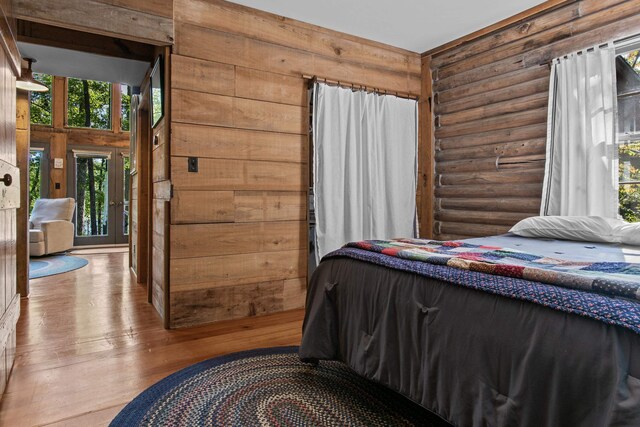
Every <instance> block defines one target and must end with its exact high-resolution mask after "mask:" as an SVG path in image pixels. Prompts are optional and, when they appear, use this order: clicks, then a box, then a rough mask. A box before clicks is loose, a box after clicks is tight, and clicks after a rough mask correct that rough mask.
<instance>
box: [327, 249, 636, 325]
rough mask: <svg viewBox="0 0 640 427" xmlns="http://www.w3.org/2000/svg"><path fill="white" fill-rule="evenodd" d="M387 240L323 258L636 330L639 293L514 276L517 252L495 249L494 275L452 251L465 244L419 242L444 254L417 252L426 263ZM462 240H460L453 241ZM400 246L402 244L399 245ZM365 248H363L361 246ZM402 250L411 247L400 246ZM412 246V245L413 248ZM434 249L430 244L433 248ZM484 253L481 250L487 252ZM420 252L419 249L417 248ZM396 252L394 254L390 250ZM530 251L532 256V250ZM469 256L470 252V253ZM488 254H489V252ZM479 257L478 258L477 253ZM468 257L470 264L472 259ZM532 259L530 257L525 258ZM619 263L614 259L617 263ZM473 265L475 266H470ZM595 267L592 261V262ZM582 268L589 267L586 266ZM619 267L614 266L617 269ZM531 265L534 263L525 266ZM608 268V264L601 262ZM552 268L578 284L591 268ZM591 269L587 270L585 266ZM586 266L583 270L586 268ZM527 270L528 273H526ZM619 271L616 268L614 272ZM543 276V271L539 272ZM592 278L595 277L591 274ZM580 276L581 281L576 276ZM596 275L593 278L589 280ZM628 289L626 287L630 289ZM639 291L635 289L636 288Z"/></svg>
mask: <svg viewBox="0 0 640 427" xmlns="http://www.w3.org/2000/svg"><path fill="white" fill-rule="evenodd" d="M397 242H398V243H402V244H407V243H409V244H414V243H412V242H416V241H415V240H409V241H407V240H404V241H397ZM385 243H388V242H376V241H368V242H354V243H351V244H348V245H346V246H345V247H343V248H341V249H338V250H336V251H334V252H331V253H330V254H327V255H326V256H325V257H324V258H323V260H324V259H330V258H336V257H346V258H351V259H355V260H359V261H364V262H368V263H372V264H377V265H380V266H383V267H387V268H391V269H394V270H399V271H404V272H408V273H413V274H417V275H420V276H424V277H428V278H431V279H435V280H440V281H443V282H446V283H449V284H451V285H452V286H462V287H465V288H469V289H475V290H478V291H483V292H487V293H490V294H494V295H500V296H503V297H506V298H511V299H516V300H521V301H528V302H531V303H534V304H539V305H542V306H545V307H548V308H551V309H554V310H558V311H562V312H565V313H572V314H577V315H579V316H583V317H589V318H592V319H595V320H598V321H600V322H603V323H606V324H608V325H616V326H621V327H623V328H627V329H630V330H632V331H633V332H635V333H637V334H640V302H639V301H638V300H637V296H636V298H635V299H630V298H619V297H616V296H614V295H611V294H613V293H614V292H612V291H613V288H614V286H613V285H612V286H610V287H607V286H605V285H604V284H603V286H602V287H603V289H606V290H604V291H603V292H607V293H609V295H607V294H603V293H599V292H592V291H589V292H585V290H584V289H573V288H570V287H565V286H559V285H553V284H549V283H542V282H539V281H534V280H526V279H524V278H519V277H515V276H517V275H519V274H520V275H522V277H524V275H525V273H524V269H525V267H524V266H523V265H522V264H521V263H522V262H523V261H526V259H524V260H523V259H522V258H526V254H525V256H521V255H518V256H519V257H520V258H514V259H515V260H518V261H517V262H516V261H511V262H513V263H514V264H515V265H514V264H509V262H510V261H509V260H506V259H504V258H501V257H499V256H498V255H497V254H495V256H497V257H498V259H500V260H502V262H505V263H504V264H500V265H501V266H502V267H501V268H499V269H495V270H494V272H497V271H499V272H501V273H503V274H506V275H497V274H488V273H487V272H486V270H487V269H488V268H489V267H490V265H484V266H482V267H483V268H484V269H483V270H482V271H474V270H471V269H467V267H469V268H478V269H480V268H481V266H480V265H478V264H477V263H480V262H481V261H476V260H473V261H472V260H469V259H465V258H463V257H457V258H456V256H457V255H458V254H460V253H465V252H464V250H463V249H465V246H464V243H463V244H462V245H456V244H451V242H429V241H418V242H417V244H418V246H424V245H429V246H435V248H438V247H440V250H441V251H442V253H440V254H439V255H441V256H436V255H432V256H429V255H427V254H426V253H428V254H436V253H438V252H437V251H434V252H429V251H425V252H426V253H423V254H420V257H422V258H430V261H429V262H423V261H420V260H418V261H416V260H415V259H413V258H415V257H417V256H418V255H417V254H416V251H413V253H412V252H411V251H410V252H403V249H402V248H401V247H400V246H397V245H396V246H394V245H386V246H385ZM456 243H460V242H456ZM401 246H402V245H401ZM361 247H363V248H367V249H361ZM456 247H457V248H458V251H456V252H454V254H456V255H453V254H451V255H449V256H447V254H446V252H447V250H451V249H453V248H456ZM404 248H405V249H409V248H407V247H406V246H404ZM474 248H475V249H480V246H475V247H474V246H473V245H471V246H466V249H467V250H469V249H470V250H471V251H470V252H472V253H473V252H476V253H477V251H476V250H475V249H474ZM385 249H386V250H387V251H386V252H387V253H388V254H389V255H387V254H385V253H383V252H382V251H383V250H385ZM414 249H415V248H414ZM431 249H434V248H431ZM482 250H483V251H486V252H490V251H492V250H493V251H496V250H498V249H490V248H486V247H485V248H483V249H482ZM486 252H485V253H486ZM509 252H510V253H517V252H516V251H509ZM418 253H419V252H418ZM392 254H395V255H392ZM402 256H410V257H412V259H408V258H402ZM531 256H533V255H531ZM469 257H472V256H469ZM488 257H489V256H488ZM451 258H456V260H453V261H452V264H454V265H456V264H457V265H458V266H463V268H456V267H450V266H449V265H448V262H449V260H450V259H451ZM476 259H477V258H476ZM495 261H497V259H494V260H493V264H496V265H497V264H498V263H497V262H495ZM472 262H473V263H474V264H472ZM526 262H532V261H526ZM563 262H564V261H560V260H558V263H557V264H556V267H557V268H561V267H559V265H560V264H562V263H563ZM485 264H492V263H490V262H486V263H485ZM615 264H617V263H615ZM472 265H473V267H471V266H472ZM509 265H513V268H508V266H509ZM591 265H592V266H593V264H591ZM584 267H588V266H587V265H585V266H584ZM620 267H622V266H620V265H619V266H618V268H620ZM526 268H533V267H526ZM605 268H606V267H605ZM550 271H552V272H558V273H560V274H561V275H562V276H563V279H562V280H563V282H564V283H579V284H580V285H578V286H583V285H584V284H585V283H588V281H589V280H590V277H589V276H590V273H589V274H586V275H585V276H584V277H583V276H582V275H581V274H575V276H576V277H575V279H576V280H575V281H572V280H569V279H568V278H567V277H566V276H564V275H571V274H573V273H572V272H570V271H569V272H567V271H563V270H561V269H560V270H557V271H556V270H553V269H551V270H550ZM586 271H589V270H586ZM586 271H585V273H586ZM527 274H529V273H527ZM615 274H619V273H615ZM540 276H541V277H542V274H541V275H540ZM552 276H553V275H546V276H544V277H543V278H547V279H548V278H549V277H552ZM594 277H595V276H594ZM579 279H580V280H579ZM582 279H586V282H585V281H583V280H582ZM591 280H592V281H593V280H596V279H595V278H593V279H591ZM613 283H617V279H614V282H613ZM624 286H634V285H633V283H632V282H628V281H625V282H624ZM628 293H629V294H630V292H628ZM636 295H637V292H636Z"/></svg>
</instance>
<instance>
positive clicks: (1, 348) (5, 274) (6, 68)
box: [0, 1, 26, 397]
mask: <svg viewBox="0 0 640 427" xmlns="http://www.w3.org/2000/svg"><path fill="white" fill-rule="evenodd" d="M10 6H11V3H10V2H7V1H0V22H1V23H2V25H1V26H0V44H2V45H3V46H2V47H0V105H1V107H0V161H1V162H2V165H3V169H4V171H5V172H7V173H10V175H11V176H12V177H13V179H14V184H12V185H13V187H12V188H13V189H14V191H11V188H9V190H7V191H5V190H3V194H2V197H3V198H4V201H5V202H7V203H5V204H4V208H3V209H1V210H0V397H2V394H3V393H4V390H5V386H6V383H7V380H8V379H9V376H10V375H11V370H12V369H13V364H14V360H15V349H16V339H15V337H16V322H17V321H18V317H19V316H20V295H19V294H18V293H17V286H16V284H17V282H16V277H17V269H16V261H17V260H16V253H17V252H16V251H17V247H16V246H17V244H16V243H17V229H16V223H17V214H16V210H17V209H16V208H17V207H18V206H19V204H20V195H19V194H16V190H15V189H16V187H18V186H19V185H20V184H21V181H22V180H21V179H20V170H19V169H18V168H17V156H16V121H17V117H16V116H17V114H16V112H17V108H16V76H17V75H19V73H20V68H19V65H18V68H17V69H16V68H15V63H14V61H15V59H16V58H15V57H13V54H14V53H15V52H17V49H16V46H15V38H14V37H13V34H15V32H13V33H12V32H9V29H12V27H13V26H12V25H11V23H12V19H11V18H10V16H11V15H10V10H9V7H10ZM13 30H15V28H13ZM25 118H26V116H25V115H21V123H20V124H21V126H22V127H24V119H25ZM23 142H24V141H23ZM5 172H3V174H4V173H5ZM25 190H26V189H25ZM22 225H23V226H24V223H22ZM22 254H24V252H22ZM21 261H23V260H21Z"/></svg>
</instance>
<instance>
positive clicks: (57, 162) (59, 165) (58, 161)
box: [53, 157, 64, 169]
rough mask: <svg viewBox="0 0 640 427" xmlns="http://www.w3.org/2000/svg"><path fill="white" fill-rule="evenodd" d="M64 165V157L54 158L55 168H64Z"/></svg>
mask: <svg viewBox="0 0 640 427" xmlns="http://www.w3.org/2000/svg"><path fill="white" fill-rule="evenodd" d="M63 167H64V161H63V159H61V158H59V157H56V158H55V159H53V168H54V169H62V168H63Z"/></svg>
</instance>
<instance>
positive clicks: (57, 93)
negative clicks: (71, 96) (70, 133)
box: [51, 76, 67, 129]
mask: <svg viewBox="0 0 640 427" xmlns="http://www.w3.org/2000/svg"><path fill="white" fill-rule="evenodd" d="M51 116H52V119H51V124H52V126H53V128H54V129H62V128H64V127H65V126H66V124H67V79H66V78H64V77H58V76H55V77H54V78H53V90H52V91H51Z"/></svg>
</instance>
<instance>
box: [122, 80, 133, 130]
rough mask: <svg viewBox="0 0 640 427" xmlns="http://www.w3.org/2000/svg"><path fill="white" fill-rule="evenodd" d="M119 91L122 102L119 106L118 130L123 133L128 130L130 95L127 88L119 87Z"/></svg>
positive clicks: (124, 86) (125, 86)
mask: <svg viewBox="0 0 640 427" xmlns="http://www.w3.org/2000/svg"><path fill="white" fill-rule="evenodd" d="M120 90H121V92H122V97H121V99H122V101H121V104H120V117H121V122H120V130H123V131H125V132H129V129H130V124H129V122H130V120H131V119H130V117H131V116H130V112H131V95H130V93H129V86H127V85H120Z"/></svg>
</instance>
